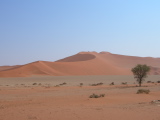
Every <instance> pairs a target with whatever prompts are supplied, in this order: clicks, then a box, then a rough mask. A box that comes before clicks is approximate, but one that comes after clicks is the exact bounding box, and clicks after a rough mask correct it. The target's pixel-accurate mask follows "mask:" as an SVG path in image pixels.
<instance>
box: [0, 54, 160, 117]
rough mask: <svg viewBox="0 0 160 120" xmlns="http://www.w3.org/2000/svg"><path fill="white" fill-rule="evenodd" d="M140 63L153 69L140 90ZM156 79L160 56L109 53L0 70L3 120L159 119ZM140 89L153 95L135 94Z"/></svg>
mask: <svg viewBox="0 0 160 120" xmlns="http://www.w3.org/2000/svg"><path fill="white" fill-rule="evenodd" d="M136 64H147V65H149V66H151V71H150V73H149V76H148V78H146V80H145V82H144V83H143V84H142V85H143V86H142V87H137V85H138V84H137V83H136V80H135V79H134V77H133V75H132V73H131V68H133V67H134V66H135V65H136ZM147 81H151V82H153V83H148V82H147ZM157 81H160V58H152V57H136V56H125V55H117V54H111V53H108V52H100V53H97V52H80V53H78V54H76V55H73V56H69V57H67V58H64V59H61V60H58V61H55V62H48V61H36V62H32V63H29V64H25V65H17V66H0V120H160V102H152V101H154V100H160V83H157ZM112 82H114V85H110V84H111V83H112ZM122 82H127V84H125V85H124V84H122ZM95 84H98V85H95ZM140 88H142V89H149V90H150V93H149V94H137V90H139V89H140ZM93 94H96V95H100V94H102V95H103V96H104V97H99V98H90V96H91V95H93Z"/></svg>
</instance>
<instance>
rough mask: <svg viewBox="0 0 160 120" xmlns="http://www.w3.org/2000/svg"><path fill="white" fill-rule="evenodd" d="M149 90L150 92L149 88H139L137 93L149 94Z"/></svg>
mask: <svg viewBox="0 0 160 120" xmlns="http://www.w3.org/2000/svg"><path fill="white" fill-rule="evenodd" d="M149 92H150V90H149V89H139V90H138V91H137V94H143V93H145V94H149Z"/></svg>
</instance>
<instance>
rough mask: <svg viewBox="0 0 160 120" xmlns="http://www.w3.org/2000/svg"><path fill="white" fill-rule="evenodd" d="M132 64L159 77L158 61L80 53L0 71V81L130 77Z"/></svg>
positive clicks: (159, 67) (106, 54)
mask: <svg viewBox="0 0 160 120" xmlns="http://www.w3.org/2000/svg"><path fill="white" fill-rule="evenodd" d="M136 64H147V65H150V66H152V69H151V72H150V74H151V75H159V74H160V58H150V57H134V56H124V55H116V54H111V53H108V52H101V53H96V52H80V53H78V54H76V55H73V56H70V57H67V58H64V59H61V60H58V61H56V62H45V61H36V62H33V63H30V64H26V65H22V66H11V67H7V66H6V67H4V66H3V67H0V77H26V76H33V75H50V76H68V75H131V71H130V70H131V68H132V67H134V66H135V65H136Z"/></svg>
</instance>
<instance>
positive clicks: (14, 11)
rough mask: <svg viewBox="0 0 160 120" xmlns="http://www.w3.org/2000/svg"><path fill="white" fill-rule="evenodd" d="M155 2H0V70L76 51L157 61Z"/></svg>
mask: <svg viewBox="0 0 160 120" xmlns="http://www.w3.org/2000/svg"><path fill="white" fill-rule="evenodd" d="M159 6H160V1H159V0H0V65H1V66H2V65H16V64H27V63H30V62H34V61H37V60H43V61H55V60H58V59H61V58H64V57H67V56H70V55H73V54H76V53H78V52H81V51H97V52H101V51H108V52H111V53H114V54H123V55H130V56H142V57H146V56H151V57H160V54H159V52H160V7H159Z"/></svg>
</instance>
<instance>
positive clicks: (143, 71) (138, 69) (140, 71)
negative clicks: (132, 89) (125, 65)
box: [131, 64, 150, 87]
mask: <svg viewBox="0 0 160 120" xmlns="http://www.w3.org/2000/svg"><path fill="white" fill-rule="evenodd" d="M131 71H132V72H133V75H134V78H135V79H137V82H138V83H139V86H140V87H141V84H142V82H143V81H144V78H146V77H147V74H148V72H149V71H150V67H149V66H147V65H141V64H138V65H137V66H135V67H134V68H132V70H131Z"/></svg>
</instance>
